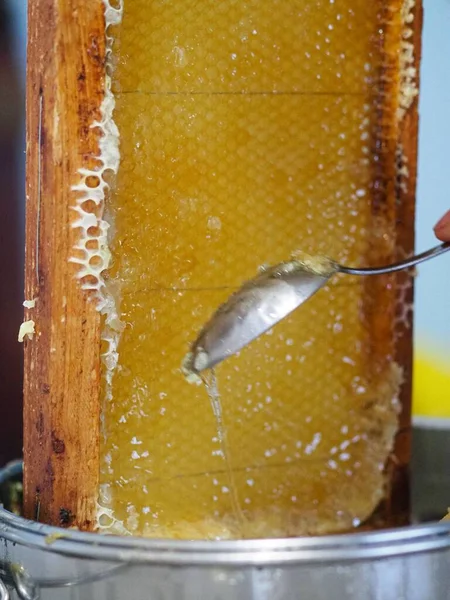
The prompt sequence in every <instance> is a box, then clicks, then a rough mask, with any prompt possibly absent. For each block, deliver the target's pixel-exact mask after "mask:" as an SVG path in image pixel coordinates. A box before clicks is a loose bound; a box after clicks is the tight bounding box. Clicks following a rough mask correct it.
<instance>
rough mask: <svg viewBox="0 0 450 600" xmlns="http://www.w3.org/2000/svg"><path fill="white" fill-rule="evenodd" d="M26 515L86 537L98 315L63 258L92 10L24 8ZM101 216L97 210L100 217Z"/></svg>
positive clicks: (94, 488) (51, 3)
mask: <svg viewBox="0 0 450 600" xmlns="http://www.w3.org/2000/svg"><path fill="white" fill-rule="evenodd" d="M28 35H29V38H28V73H27V181H26V193H27V203H26V204H27V209H26V214H27V223H26V268H25V279H26V283H25V294H26V299H28V300H32V299H34V298H36V299H37V300H36V305H35V308H31V309H28V310H26V311H25V313H26V314H25V320H28V319H31V320H33V321H34V322H35V328H36V333H35V335H34V336H33V338H32V339H29V340H25V381H24V462H25V473H24V510H25V514H26V516H27V517H28V518H31V519H37V520H39V521H42V522H45V523H51V524H53V525H61V526H78V527H80V528H83V529H91V528H92V527H93V526H94V519H95V501H96V496H97V492H98V473H99V415H100V399H99V394H100V316H99V313H98V312H97V310H96V308H95V302H93V301H91V300H92V299H91V298H90V297H89V295H88V293H87V292H83V291H82V290H81V286H80V283H79V281H77V280H76V279H75V274H76V270H77V265H74V264H71V263H70V262H69V259H70V258H71V257H73V256H74V252H75V251H74V250H73V246H74V245H75V243H76V242H77V240H78V236H79V230H78V229H74V228H72V227H71V223H72V222H73V221H74V219H75V218H76V213H74V211H73V210H71V207H73V206H75V203H76V193H75V192H74V191H73V190H72V186H74V185H76V184H77V183H79V180H80V176H79V174H78V169H79V168H81V167H85V168H92V167H94V166H95V165H96V164H97V161H96V157H98V154H99V136H100V135H101V133H100V131H99V129H98V128H92V127H91V124H92V123H93V122H94V120H99V119H100V105H101V102H102V99H103V97H104V76H105V21H104V7H103V3H102V1H101V0H33V1H32V2H29V12H28ZM101 208H102V207H100V209H101Z"/></svg>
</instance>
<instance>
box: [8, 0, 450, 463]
mask: <svg viewBox="0 0 450 600" xmlns="http://www.w3.org/2000/svg"><path fill="white" fill-rule="evenodd" d="M367 1H370V0H367ZM424 13H425V18H424V30H423V57H422V66H421V96H420V135H419V177H418V195H417V220H416V248H417V250H423V249H426V248H428V247H430V246H433V245H434V244H435V243H436V240H435V238H434V235H433V231H432V229H433V226H434V224H435V223H436V221H437V220H438V218H439V217H440V216H441V215H442V214H443V213H445V212H446V211H447V210H448V209H450V157H449V150H448V147H449V139H450V116H449V111H450V35H449V32H450V0H424ZM0 18H1V19H2V20H5V19H6V20H7V21H8V24H9V36H8V44H7V51H8V57H7V59H6V60H7V61H8V60H9V61H10V65H9V67H8V64H7V67H8V68H9V72H11V73H13V74H14V76H13V79H14V81H13V83H14V84H15V85H16V88H15V91H16V94H17V112H18V113H19V114H20V118H19V119H18V120H17V124H16V126H15V140H14V143H12V144H11V145H10V147H9V149H6V150H5V152H7V153H12V155H13V156H14V157H15V173H14V177H15V183H11V184H10V188H11V189H10V191H8V192H7V199H8V204H6V203H5V201H4V200H3V199H2V204H1V205H0V209H1V210H3V211H4V212H5V214H6V217H8V219H9V220H10V222H11V223H14V227H15V228H17V229H16V245H17V248H16V257H15V258H14V257H11V256H10V253H9V248H10V246H9V245H8V250H7V253H8V257H7V267H8V269H9V271H8V272H10V271H11V261H12V260H16V266H17V265H19V266H18V269H19V271H18V272H19V276H18V277H17V278H16V279H17V282H16V283H17V285H15V287H14V286H12V287H11V289H8V292H6V291H5V289H4V288H3V294H4V296H5V294H6V293H8V294H9V296H8V299H7V300H8V302H9V301H10V300H12V301H13V304H11V307H14V308H10V309H8V312H7V320H8V322H11V321H13V323H12V324H11V332H14V339H7V337H8V336H9V337H11V335H12V334H11V332H9V333H8V332H7V334H6V336H7V337H6V338H5V340H4V341H3V343H2V340H1V339H0V346H3V347H2V348H0V353H1V354H2V357H3V356H4V355H5V353H7V354H8V355H9V358H10V359H11V363H10V364H11V365H12V366H8V367H5V371H4V373H3V374H2V373H0V378H1V380H0V383H1V384H2V386H3V388H4V387H5V386H6V389H7V390H8V394H7V401H6V403H5V404H7V405H8V407H9V408H8V410H9V418H10V419H12V420H14V419H16V420H17V424H16V425H15V426H12V427H11V431H10V436H11V439H10V440H9V441H8V442H7V441H6V440H5V441H3V442H2V443H1V444H0V464H1V462H3V461H4V460H5V459H9V458H13V457H16V456H17V455H18V453H20V448H21V439H20V432H19V431H20V428H21V416H20V414H21V382H20V373H21V369H22V366H21V358H20V353H21V349H19V350H18V349H17V346H18V344H16V343H15V341H16V334H17V330H18V327H19V324H20V321H21V313H22V311H21V301H22V279H21V277H22V273H21V261H22V260H23V237H21V236H23V233H22V232H23V198H24V186H23V180H24V136H23V123H24V118H23V117H24V109H23V102H22V100H23V96H24V90H25V59H26V0H0ZM0 25H5V23H3V24H2V23H1V22H0ZM1 30H2V31H3V29H1ZM0 59H3V57H2V56H0ZM3 60H5V59H3ZM1 65H2V63H1V62H0V67H1ZM0 75H1V73H0ZM1 82H2V80H1V79H0V84H1ZM4 91H5V88H4V84H3V89H1V88H0V102H1V95H2V94H4ZM0 106H1V104H0ZM8 171H9V170H8ZM8 174H9V173H8ZM0 185H1V189H2V191H3V193H4V191H5V187H4V184H3V182H1V183H0ZM6 189H8V188H6ZM8 207H9V208H8ZM8 211H9V212H8ZM11 211H12V212H11ZM0 212H1V211H0ZM1 218H2V221H3V220H4V217H3V213H2V214H1ZM14 227H13V228H14ZM2 235H3V246H2ZM5 236H7V234H5V233H4V232H3V234H2V232H1V231H0V254H1V253H3V255H5V249H6V247H7V241H6V237H5ZM17 240H18V242H17ZM5 264H6V263H5ZM0 266H1V265H0ZM0 271H1V269H0ZM1 293H2V290H0V308H1V306H2V304H1V302H2V297H1ZM3 302H4V304H3V306H7V302H6V300H5V297H4V298H3ZM16 313H17V314H16ZM0 317H1V314H0ZM15 320H17V322H15ZM5 321H6V319H5ZM2 328H3V324H2ZM8 331H9V330H8ZM13 347H14V348H15V349H14V350H10V348H13ZM6 349H8V350H6ZM2 360H3V358H2ZM415 361H416V363H415V373H416V375H415V385H414V388H415V405H414V410H415V413H416V414H419V415H425V416H440V417H449V418H450V260H449V256H448V255H447V256H445V257H442V258H440V259H438V260H436V261H432V262H430V263H426V264H425V265H423V266H422V267H421V268H420V269H419V276H418V278H417V281H416V303H415ZM1 362H2V361H0V364H1ZM6 364H7V363H6ZM8 383H9V384H10V387H9V388H8ZM3 404H4V403H3V402H2V407H1V410H2V411H3V414H4V407H3ZM13 438H14V440H13V441H11V440H12V439H13Z"/></svg>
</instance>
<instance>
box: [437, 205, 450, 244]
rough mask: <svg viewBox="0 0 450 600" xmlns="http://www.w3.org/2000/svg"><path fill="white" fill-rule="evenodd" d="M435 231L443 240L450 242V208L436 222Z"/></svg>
mask: <svg viewBox="0 0 450 600" xmlns="http://www.w3.org/2000/svg"><path fill="white" fill-rule="evenodd" d="M434 233H435V235H436V237H437V238H438V239H439V240H441V241H442V242H450V210H449V211H448V212H446V213H445V215H444V216H443V217H442V218H441V219H439V221H438V222H437V223H436V225H435V226H434Z"/></svg>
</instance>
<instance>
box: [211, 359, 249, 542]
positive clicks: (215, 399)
mask: <svg viewBox="0 0 450 600" xmlns="http://www.w3.org/2000/svg"><path fill="white" fill-rule="evenodd" d="M204 383H205V386H206V390H207V392H208V396H209V400H210V402H211V408H212V411H213V414H214V417H215V419H216V423H217V436H218V440H219V444H220V450H221V452H222V456H223V460H224V462H225V467H226V471H227V479H228V485H229V489H230V497H231V508H232V512H233V515H234V518H235V520H236V522H237V524H238V526H239V528H240V537H242V536H243V530H242V528H243V525H244V523H245V517H244V515H243V513H242V509H241V507H240V504H239V496H238V490H237V486H236V481H235V478H234V473H233V469H232V467H231V453H230V449H229V447H228V440H227V430H226V426H225V423H224V420H223V410H222V399H221V397H220V393H219V386H218V383H217V375H216V371H215V369H211V374H210V376H209V379H205V380H204Z"/></svg>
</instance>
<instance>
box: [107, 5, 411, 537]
mask: <svg viewBox="0 0 450 600" xmlns="http://www.w3.org/2000/svg"><path fill="white" fill-rule="evenodd" d="M391 4H393V3H389V2H387V0H386V1H385V0H377V1H375V2H367V1H366V0H356V1H355V0H340V1H337V0H336V1H334V0H327V1H325V0H316V1H314V2H305V1H304V0H302V1H300V0H282V1H281V0H279V1H277V0H267V1H264V2H260V1H256V0H247V1H244V0H226V1H224V2H213V1H212V0H197V1H194V0H187V1H186V2H178V1H176V0H165V1H162V0H134V1H133V2H129V3H125V9H124V18H123V23H122V24H121V25H120V26H119V27H118V28H117V29H116V31H115V45H114V59H115V63H116V68H115V74H114V83H113V85H114V90H115V95H116V100H117V104H116V112H115V121H116V123H117V125H118V127H119V131H120V136H121V145H120V149H121V164H120V170H119V173H118V176H117V181H116V184H115V188H114V190H113V193H112V197H111V200H110V206H109V215H110V220H111V221H112V223H113V230H114V236H113V238H112V241H111V250H112V259H113V264H112V268H111V270H110V273H109V281H110V282H112V285H113V289H114V290H115V291H114V293H115V295H116V300H117V305H118V306H119V307H120V310H119V312H120V318H121V320H122V322H123V323H124V326H125V327H124V331H123V333H122V334H121V337H120V342H119V347H118V352H119V360H118V365H117V367H116V368H115V370H114V372H113V376H112V382H111V386H110V389H109V391H108V393H107V394H106V393H105V397H106V399H105V405H104V412H103V416H102V420H103V429H104V441H103V447H102V456H103V467H102V473H101V479H102V495H101V498H100V504H101V505H102V506H104V507H106V508H107V509H111V510H112V514H113V515H114V517H115V519H116V520H117V521H114V523H119V524H122V525H120V527H124V528H125V530H127V531H128V532H130V533H135V534H136V533H137V534H142V535H148V536H152V537H176V538H180V537H181V538H183V537H185V538H236V537H261V536H262V537H274V536H283V535H298V534H317V533H324V532H327V531H329V532H331V531H343V530H348V529H351V528H354V527H357V526H358V525H359V524H361V523H362V522H364V520H366V519H367V518H368V517H370V515H371V514H372V512H373V511H374V509H375V508H376V506H377V504H378V502H379V501H380V499H381V498H382V496H383V493H384V484H385V480H384V474H383V468H384V465H385V463H386V460H387V457H388V456H389V453H390V451H391V449H392V444H393V437H394V434H395V431H396V426H397V412H398V403H397V395H398V390H399V385H400V380H401V373H400V370H399V369H398V367H397V366H396V365H395V364H394V363H393V361H392V357H393V355H394V344H395V340H394V335H393V322H394V316H395V297H394V287H393V285H392V278H390V277H384V278H382V279H381V280H378V283H377V285H378V286H382V287H383V286H384V288H385V291H384V293H383V296H382V298H381V299H380V298H379V296H375V295H374V294H373V286H372V284H371V283H367V282H365V281H363V280H361V279H356V278H351V277H348V276H336V278H335V279H333V280H332V281H331V282H330V284H329V285H328V286H326V287H325V288H324V289H323V290H321V291H320V292H319V293H318V294H317V295H316V296H314V297H313V298H312V299H311V301H310V302H308V303H307V304H306V305H305V306H304V307H302V308H301V310H298V311H297V312H296V313H294V314H293V315H292V316H291V317H290V318H288V319H286V320H285V321H284V322H283V323H281V324H280V325H279V326H277V327H276V328H274V329H273V330H272V331H270V332H268V333H267V334H266V335H264V336H263V337H262V338H260V339H259V340H257V341H256V342H255V343H253V344H252V345H251V346H249V347H248V348H246V349H244V350H243V351H242V352H241V353H240V355H239V356H236V357H233V358H231V359H229V360H228V361H226V362H225V363H224V364H223V365H220V366H219V367H218V368H217V381H218V388H219V393H220V397H221V403H222V408H223V419H224V428H225V432H226V438H227V459H228V460H224V448H223V444H222V443H221V440H220V435H219V431H218V424H217V421H216V419H215V417H214V414H213V411H212V409H211V405H210V400H209V398H208V394H207V392H206V390H205V388H204V387H203V386H200V387H196V386H190V385H188V384H187V383H186V381H185V380H184V379H183V377H182V374H181V370H180V365H181V361H182V359H183V356H184V355H185V353H186V351H187V349H188V347H189V343H190V342H192V341H193V340H194V339H195V337H196V334H197V333H198V331H199V329H200V328H201V326H202V325H203V323H204V322H205V321H206V320H207V319H208V317H209V316H210V314H211V313H212V312H213V311H214V310H215V308H216V307H217V306H218V305H219V304H220V303H221V302H223V301H224V300H225V299H226V298H227V296H228V295H229V294H230V293H231V292H232V291H233V290H234V289H235V288H236V287H237V286H239V285H240V284H241V283H242V281H243V280H246V279H248V278H250V277H252V276H253V275H255V274H256V271H257V269H258V267H259V266H260V265H262V264H266V263H270V264H272V263H275V262H278V261H281V260H286V259H287V258H289V256H290V254H291V253H292V252H294V251H295V250H298V249H301V250H303V251H305V252H309V253H312V254H315V253H320V254H326V255H329V256H331V257H333V258H335V259H337V260H339V261H341V262H343V263H346V264H361V263H364V262H365V263H368V262H382V261H383V260H385V259H386V258H387V257H389V256H390V255H391V253H392V248H393V247H394V245H395V235H394V233H393V232H394V230H395V225H394V216H393V214H394V213H393V211H392V210H391V209H390V207H391V206H392V203H393V202H394V198H391V197H390V196H389V194H388V192H387V191H386V190H388V189H389V186H390V185H391V184H392V183H393V177H395V173H394V172H393V171H392V169H385V167H384V165H392V164H394V161H395V153H394V154H393V153H391V146H390V145H389V144H385V143H384V140H383V138H382V136H383V135H384V133H383V130H382V128H381V126H380V106H383V103H384V102H387V100H386V97H385V95H384V87H383V85H384V84H383V85H382V84H381V83H380V82H381V79H380V75H381V73H382V71H383V65H384V62H383V61H384V55H383V46H382V41H383V36H384V28H385V25H386V14H387V13H386V8H387V7H388V5H389V6H391ZM387 12H388V13H389V11H387ZM399 43H400V40H399ZM390 102H391V104H392V100H390ZM389 106H391V105H389ZM391 109H392V111H393V112H395V110H394V108H392V106H391ZM383 119H384V127H385V124H386V119H387V117H386V115H384V116H383ZM380 190H381V192H380ZM380 193H382V194H384V196H383V203H384V206H385V207H387V209H386V210H384V211H380V210H375V209H374V206H376V202H375V198H376V199H378V200H379V198H380ZM375 299H376V301H377V302H378V305H377V306H376V307H375V306H374V301H375ZM227 464H228V468H227ZM114 527H116V525H113V526H112V530H113V531H114ZM117 531H119V530H117ZM120 531H123V530H122V529H120Z"/></svg>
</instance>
